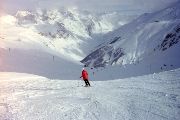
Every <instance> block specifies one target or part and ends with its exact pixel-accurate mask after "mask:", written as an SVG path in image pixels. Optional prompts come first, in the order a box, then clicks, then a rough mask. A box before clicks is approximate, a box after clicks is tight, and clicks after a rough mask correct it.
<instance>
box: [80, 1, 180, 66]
mask: <svg viewBox="0 0 180 120" xmlns="http://www.w3.org/2000/svg"><path fill="white" fill-rule="evenodd" d="M179 6H180V3H178V4H175V5H173V6H170V7H168V8H166V9H163V10H161V11H159V12H156V13H150V14H144V15H142V16H140V17H139V18H137V19H136V20H134V21H132V22H131V23H129V24H126V25H124V26H122V27H120V29H117V30H115V31H114V32H111V33H108V34H107V35H105V36H104V40H105V42H104V43H103V44H101V45H99V46H98V48H97V49H95V50H94V51H93V52H92V53H91V54H89V55H88V56H87V57H86V58H84V59H83V60H82V61H81V62H82V63H84V64H86V65H87V66H91V67H95V68H97V67H104V66H106V65H112V64H121V65H126V64H133V63H138V62H140V61H143V60H144V59H145V58H146V57H148V56H149V55H150V54H151V55H152V54H159V53H160V52H161V51H164V52H162V55H163V54H164V53H165V52H166V51H165V49H166V50H167V49H168V48H172V47H174V46H179V41H180V38H179V36H180V31H179V29H180V26H179V24H180V9H179V8H180V7H179ZM179 49H180V48H179V47H178V48H177V51H178V50H179ZM174 54H176V53H174ZM176 55H177V54H176ZM176 55H174V56H176ZM170 56H171V55H170ZM170 56H169V57H170ZM154 59H155V58H154Z"/></svg>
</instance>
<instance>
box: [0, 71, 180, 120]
mask: <svg viewBox="0 0 180 120" xmlns="http://www.w3.org/2000/svg"><path fill="white" fill-rule="evenodd" d="M0 81H1V84H0V119H18V120H19V119H26V120H32V119H38V120H49V119H53V120H67V119H76V120H94V119H98V120H119V119H125V120H127V119H133V120H152V119H153V120H178V119H179V118H180V114H179V111H180V104H179V102H180V99H179V97H180V92H179V91H180V88H179V86H180V69H177V70H174V71H168V72H163V73H159V74H152V75H148V76H141V77H136V78H127V79H118V80H115V81H112V80H109V81H106V82H105V81H99V82H97V81H96V82H93V81H90V82H91V84H92V87H89V88H87V87H83V86H81V85H83V84H84V83H83V82H82V83H81V82H80V81H79V82H78V81H77V80H73V81H62V80H49V79H47V78H44V77H40V76H35V75H29V74H22V73H21V74H20V73H0Z"/></svg>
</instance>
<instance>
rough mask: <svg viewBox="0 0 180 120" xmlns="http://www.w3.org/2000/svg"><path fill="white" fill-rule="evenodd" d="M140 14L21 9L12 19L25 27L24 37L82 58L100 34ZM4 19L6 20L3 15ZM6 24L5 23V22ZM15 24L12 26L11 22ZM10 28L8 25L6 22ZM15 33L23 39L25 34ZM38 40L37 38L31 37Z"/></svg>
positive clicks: (60, 9) (68, 55) (62, 9)
mask: <svg viewBox="0 0 180 120" xmlns="http://www.w3.org/2000/svg"><path fill="white" fill-rule="evenodd" d="M123 16H124V17H123ZM136 16H137V15H123V14H121V13H116V12H114V13H105V14H93V13H90V12H87V11H79V10H78V9H69V8H59V9H50V10H49V9H48V10H46V9H37V10H36V11H34V12H32V11H18V12H17V13H16V15H15V16H14V17H13V16H11V19H13V20H14V21H15V22H13V23H11V26H9V27H11V28H12V27H14V28H18V29H23V30H22V31H21V32H20V33H21V36H22V35H24V36H25V37H27V36H30V35H29V34H28V33H29V32H28V33H27V32H23V31H30V32H31V33H32V35H33V36H36V37H38V39H39V40H37V41H41V43H40V42H39V43H40V44H43V45H45V46H47V47H49V48H51V49H53V50H55V51H56V52H59V53H60V54H63V55H64V56H67V57H71V58H72V59H75V60H80V59H82V58H83V57H85V55H86V54H87V52H90V49H91V47H93V45H94V46H95V45H96V44H97V43H98V41H97V40H96V37H97V36H98V35H102V34H105V33H107V32H109V31H112V30H114V29H116V28H118V27H119V26H121V25H123V24H126V23H128V22H129V21H131V20H132V19H134V18H135V17H136ZM1 19H7V16H5V15H4V16H2V17H1ZM3 24H5V23H3ZM12 24H13V25H12ZM6 28H8V25H6ZM6 28H3V29H4V31H6V32H7V33H12V31H13V30H12V29H8V31H7V29H6ZM21 36H20V35H15V36H14V37H16V38H17V37H18V39H20V40H21V41H23V39H24V38H23V37H24V36H23V37H21ZM31 41H35V40H31Z"/></svg>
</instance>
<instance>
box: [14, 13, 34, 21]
mask: <svg viewBox="0 0 180 120" xmlns="http://www.w3.org/2000/svg"><path fill="white" fill-rule="evenodd" d="M15 17H16V18H17V20H18V24H30V23H36V22H37V20H36V15H35V14H33V13H31V12H29V11H18V12H17V13H16V15H15Z"/></svg>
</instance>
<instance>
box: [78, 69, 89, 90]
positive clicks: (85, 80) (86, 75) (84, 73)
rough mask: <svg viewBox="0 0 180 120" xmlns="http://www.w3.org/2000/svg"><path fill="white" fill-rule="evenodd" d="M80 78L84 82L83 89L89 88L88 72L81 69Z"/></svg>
mask: <svg viewBox="0 0 180 120" xmlns="http://www.w3.org/2000/svg"><path fill="white" fill-rule="evenodd" d="M80 78H83V80H84V82H85V84H86V85H85V87H87V86H91V85H90V83H89V80H88V72H87V71H86V70H85V69H84V68H83V70H82V75H81V77H80Z"/></svg>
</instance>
